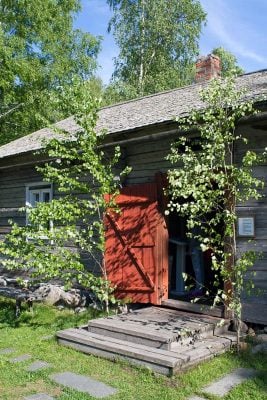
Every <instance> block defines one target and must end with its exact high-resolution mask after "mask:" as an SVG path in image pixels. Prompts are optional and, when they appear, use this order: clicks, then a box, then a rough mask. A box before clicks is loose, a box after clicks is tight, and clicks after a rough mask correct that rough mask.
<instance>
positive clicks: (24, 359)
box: [9, 354, 32, 363]
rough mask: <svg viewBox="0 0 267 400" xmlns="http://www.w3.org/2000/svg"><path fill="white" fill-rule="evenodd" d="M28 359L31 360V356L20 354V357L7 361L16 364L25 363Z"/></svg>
mask: <svg viewBox="0 0 267 400" xmlns="http://www.w3.org/2000/svg"><path fill="white" fill-rule="evenodd" d="M30 358H32V356H31V355H30V354H22V355H21V356H18V357H14V358H10V359H9V361H10V362H12V363H18V362H23V361H27V360H29V359H30Z"/></svg>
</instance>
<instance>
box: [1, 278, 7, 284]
mask: <svg viewBox="0 0 267 400" xmlns="http://www.w3.org/2000/svg"><path fill="white" fill-rule="evenodd" d="M0 286H7V281H6V280H5V278H4V277H3V276H0Z"/></svg>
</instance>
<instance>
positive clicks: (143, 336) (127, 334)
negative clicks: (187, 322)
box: [88, 318, 178, 350]
mask: <svg viewBox="0 0 267 400" xmlns="http://www.w3.org/2000/svg"><path fill="white" fill-rule="evenodd" d="M88 331H89V332H92V333H96V334H99V335H104V336H109V337H113V338H117V339H120V340H126V341H130V342H133V343H136V344H142V345H145V346H150V347H155V348H159V349H165V350H169V349H170V344H171V342H174V341H176V340H178V334H177V333H174V332H168V331H166V330H164V329H158V330H156V329H152V328H150V327H147V326H146V327H144V326H142V325H138V324H136V323H134V322H129V321H121V320H118V319H117V320H116V319H109V318H103V319H96V320H92V321H89V324H88Z"/></svg>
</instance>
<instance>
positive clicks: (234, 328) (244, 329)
mask: <svg viewBox="0 0 267 400" xmlns="http://www.w3.org/2000/svg"><path fill="white" fill-rule="evenodd" d="M228 330H229V331H231V332H237V321H235V320H231V322H230V326H229V329H228ZM240 332H241V333H247V332H248V326H247V324H245V322H243V321H240Z"/></svg>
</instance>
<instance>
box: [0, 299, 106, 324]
mask: <svg viewBox="0 0 267 400" xmlns="http://www.w3.org/2000/svg"><path fill="white" fill-rule="evenodd" d="M102 314H103V313H102ZM100 316H101V312H99V311H97V310H94V309H88V310H87V311H86V312H84V313H81V314H76V313H74V311H73V310H69V309H64V310H62V311H60V310H58V309H57V308H56V307H51V306H47V305H44V304H34V306H33V310H32V311H31V310H30V309H29V308H28V307H27V305H24V304H23V305H22V308H21V315H20V316H19V317H18V318H16V316H15V302H14V301H12V300H9V299H0V329H3V328H5V327H12V328H19V327H20V326H30V327H31V328H33V329H35V328H38V327H47V328H50V329H51V330H53V331H54V330H60V329H64V328H68V327H76V326H81V325H85V324H87V322H88V320H90V319H93V318H98V317H100Z"/></svg>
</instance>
